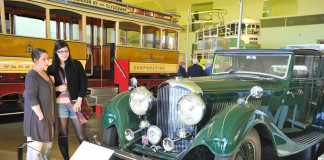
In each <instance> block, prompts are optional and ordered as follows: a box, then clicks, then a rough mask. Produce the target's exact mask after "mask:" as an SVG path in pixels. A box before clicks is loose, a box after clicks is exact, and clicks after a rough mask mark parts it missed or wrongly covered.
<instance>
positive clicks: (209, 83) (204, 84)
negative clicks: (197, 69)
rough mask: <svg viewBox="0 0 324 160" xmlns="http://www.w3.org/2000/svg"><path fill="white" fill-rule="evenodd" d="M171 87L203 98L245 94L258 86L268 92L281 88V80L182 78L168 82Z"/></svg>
mask: <svg viewBox="0 0 324 160" xmlns="http://www.w3.org/2000/svg"><path fill="white" fill-rule="evenodd" d="M166 83H168V84H170V85H171V87H181V88H185V89H187V90H190V91H191V92H196V93H201V94H202V95H203V96H205V95H206V94H210V93H215V92H218V93H221V92H227V93H228V92H229V91H232V92H242V91H243V92H246V91H248V92H249V91H250V89H251V88H252V87H254V86H260V87H262V88H263V90H265V91H270V90H272V89H275V88H277V87H279V86H282V84H281V83H282V80H279V79H278V78H274V77H261V76H254V75H243V76H242V75H228V76H208V77H195V78H184V79H181V80H168V81H167V82H166Z"/></svg>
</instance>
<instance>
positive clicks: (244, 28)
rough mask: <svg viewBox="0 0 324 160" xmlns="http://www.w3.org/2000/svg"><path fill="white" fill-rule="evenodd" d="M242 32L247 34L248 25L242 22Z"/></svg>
mask: <svg viewBox="0 0 324 160" xmlns="http://www.w3.org/2000/svg"><path fill="white" fill-rule="evenodd" d="M241 34H246V25H245V24H242V32H241Z"/></svg>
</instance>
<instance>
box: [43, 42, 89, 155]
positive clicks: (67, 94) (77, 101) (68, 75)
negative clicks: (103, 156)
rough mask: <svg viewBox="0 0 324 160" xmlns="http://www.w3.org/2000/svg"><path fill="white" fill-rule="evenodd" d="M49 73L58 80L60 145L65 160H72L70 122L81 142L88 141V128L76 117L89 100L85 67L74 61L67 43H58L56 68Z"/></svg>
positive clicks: (54, 54) (56, 85)
mask: <svg viewBox="0 0 324 160" xmlns="http://www.w3.org/2000/svg"><path fill="white" fill-rule="evenodd" d="M47 72H48V73H49V74H50V75H52V76H54V79H55V89H56V96H57V98H56V103H57V106H58V112H59V115H58V116H59V119H60V120H59V121H60V130H59V137H58V144H59V148H60V150H61V153H62V155H63V157H64V160H68V159H69V148H68V124H69V119H71V120H72V125H73V128H74V131H75V133H76V137H77V138H78V140H79V142H80V143H81V142H82V141H84V140H86V141H88V138H87V136H86V134H85V124H80V122H79V120H78V119H77V116H76V114H75V112H79V111H80V110H81V103H82V99H83V98H84V97H85V96H86V91H87V87H88V80H87V77H86V73H85V71H84V68H83V66H82V64H81V63H80V62H79V61H77V60H73V59H72V56H71V54H70V49H69V46H68V44H67V43H66V42H65V41H63V40H57V41H56V42H55V46H54V51H53V61H52V65H50V66H49V67H48V70H47ZM60 74H61V75H62V78H63V82H62V80H61V79H62V78H61V76H60Z"/></svg>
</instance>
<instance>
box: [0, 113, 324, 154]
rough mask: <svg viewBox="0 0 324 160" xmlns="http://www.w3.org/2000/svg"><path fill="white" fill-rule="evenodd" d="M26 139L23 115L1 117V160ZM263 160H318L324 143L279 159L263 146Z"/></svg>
mask: <svg viewBox="0 0 324 160" xmlns="http://www.w3.org/2000/svg"><path fill="white" fill-rule="evenodd" d="M100 118H101V113H95V112H94V114H93V116H92V117H91V120H90V121H89V122H88V123H87V125H86V133H87V136H88V138H89V140H90V141H92V140H93V136H94V135H98V140H99V142H102V134H103V128H101V126H100ZM74 134H75V133H74V130H73V127H72V124H71V123H70V125H69V150H70V156H72V155H73V153H74V152H75V151H76V149H77V148H78V146H79V142H78V140H77V139H76V137H75V135H74ZM25 141H26V137H25V136H24V135H23V123H22V115H16V116H11V117H9V118H8V117H0V160H15V159H17V148H18V146H20V145H21V144H22V143H23V142H25ZM262 146H263V151H262V160H317V159H318V157H319V156H320V155H321V154H323V153H324V142H322V143H321V144H318V145H316V146H314V147H312V148H310V149H308V150H307V151H304V152H301V153H298V154H297V155H293V156H289V157H283V158H279V157H278V156H276V154H275V152H274V150H273V148H272V146H271V144H262ZM51 156H52V159H57V160H62V159H63V158H62V156H61V153H60V151H59V148H58V144H57V137H56V140H54V143H53V148H52V153H51ZM25 157H26V147H24V153H23V158H24V159H25Z"/></svg>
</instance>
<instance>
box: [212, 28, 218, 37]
mask: <svg viewBox="0 0 324 160" xmlns="http://www.w3.org/2000/svg"><path fill="white" fill-rule="evenodd" d="M211 35H212V36H217V28H214V29H212V30H211Z"/></svg>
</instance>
